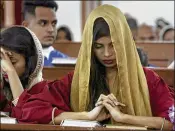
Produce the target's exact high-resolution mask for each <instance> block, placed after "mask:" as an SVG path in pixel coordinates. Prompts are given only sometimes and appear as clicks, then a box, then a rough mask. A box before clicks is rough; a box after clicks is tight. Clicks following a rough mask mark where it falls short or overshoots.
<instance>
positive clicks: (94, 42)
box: [94, 41, 112, 45]
mask: <svg viewBox="0 0 175 131" xmlns="http://www.w3.org/2000/svg"><path fill="white" fill-rule="evenodd" d="M94 43H95V44H101V45H102V44H103V43H98V42H94ZM108 44H112V41H111V42H109V43H108Z"/></svg>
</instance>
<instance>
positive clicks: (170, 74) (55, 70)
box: [43, 65, 175, 87]
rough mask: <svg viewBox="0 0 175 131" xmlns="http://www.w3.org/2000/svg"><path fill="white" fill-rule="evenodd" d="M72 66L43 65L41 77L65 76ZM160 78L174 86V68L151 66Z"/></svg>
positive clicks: (49, 78)
mask: <svg viewBox="0 0 175 131" xmlns="http://www.w3.org/2000/svg"><path fill="white" fill-rule="evenodd" d="M74 66H75V65H72V66H70V65H69V66H67V67H66V66H60V67H44V69H43V78H44V79H48V80H55V79H60V78H62V77H63V76H65V75H66V74H67V73H68V72H72V71H74ZM152 70H154V71H155V72H156V73H157V74H158V75H159V76H160V77H162V79H163V80H164V81H165V82H166V83H167V84H168V85H169V86H171V87H175V86H174V70H173V69H167V68H153V69H152Z"/></svg>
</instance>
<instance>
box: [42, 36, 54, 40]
mask: <svg viewBox="0 0 175 131" xmlns="http://www.w3.org/2000/svg"><path fill="white" fill-rule="evenodd" d="M44 38H45V39H51V40H53V39H54V38H55V37H54V36H46V37H44Z"/></svg>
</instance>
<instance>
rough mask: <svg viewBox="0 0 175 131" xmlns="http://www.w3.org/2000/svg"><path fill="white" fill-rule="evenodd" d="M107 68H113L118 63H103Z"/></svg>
mask: <svg viewBox="0 0 175 131" xmlns="http://www.w3.org/2000/svg"><path fill="white" fill-rule="evenodd" d="M103 65H104V66H105V67H106V68H113V67H116V64H110V65H107V64H103Z"/></svg>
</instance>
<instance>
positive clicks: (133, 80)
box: [71, 5, 152, 116]
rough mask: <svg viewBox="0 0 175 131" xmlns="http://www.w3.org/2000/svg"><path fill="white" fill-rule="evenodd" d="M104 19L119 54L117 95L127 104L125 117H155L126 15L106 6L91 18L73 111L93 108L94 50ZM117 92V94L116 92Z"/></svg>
mask: <svg viewBox="0 0 175 131" xmlns="http://www.w3.org/2000/svg"><path fill="white" fill-rule="evenodd" d="M99 17H102V18H103V19H104V20H105V21H106V22H107V24H108V25H109V29H110V34H111V40H112V42H113V47H114V50H115V52H116V60H117V68H118V74H117V76H118V78H117V79H116V81H117V80H118V81H117V82H116V83H118V84H117V85H116V87H115V90H118V92H119V94H118V95H117V94H115V93H114V92H111V93H113V94H114V95H115V96H116V97H117V99H118V100H119V101H120V102H122V103H124V104H126V109H125V111H124V112H125V113H127V114H130V115H137V116H151V115H152V112H151V108H150V100H149V92H148V87H147V82H146V78H145V74H144V71H143V68H142V65H141V63H140V60H139V56H138V54H137V50H136V46H135V43H134V41H133V38H132V35H131V31H130V29H129V26H128V24H127V22H126V19H125V16H124V15H123V14H122V12H121V11H120V10H119V9H118V8H116V7H114V6H111V5H102V6H99V7H97V8H96V9H94V10H93V11H92V12H91V14H90V15H89V17H88V19H87V21H86V24H85V28H84V32H83V37H82V45H81V48H80V52H79V55H78V60H77V64H76V67H75V73H74V77H73V81H72V87H71V107H72V109H73V111H76V112H77V111H86V110H87V107H88V104H89V101H90V99H89V79H90V66H91V65H90V64H91V60H90V59H91V47H92V39H93V26H94V21H95V20H96V19H97V18H99ZM116 92H117V91H116Z"/></svg>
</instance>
